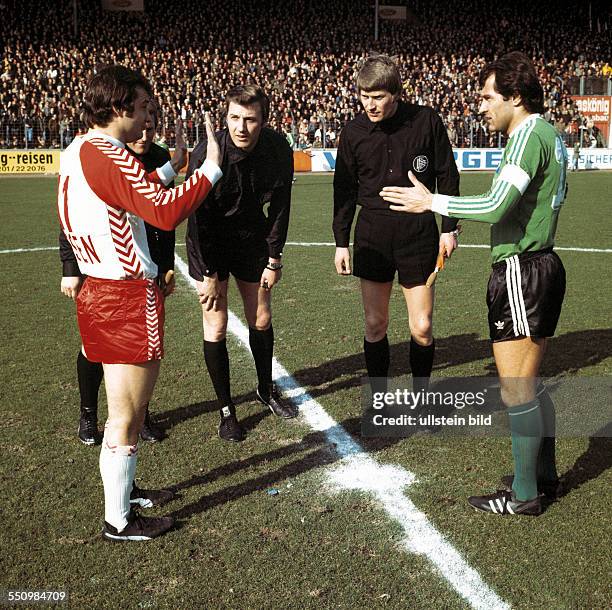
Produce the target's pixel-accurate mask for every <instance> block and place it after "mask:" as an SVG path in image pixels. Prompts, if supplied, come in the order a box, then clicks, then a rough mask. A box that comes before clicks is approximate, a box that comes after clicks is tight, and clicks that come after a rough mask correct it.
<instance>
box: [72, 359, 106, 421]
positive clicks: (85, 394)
mask: <svg viewBox="0 0 612 610" xmlns="http://www.w3.org/2000/svg"><path fill="white" fill-rule="evenodd" d="M77 377H78V380H79V393H80V395H81V408H82V409H85V410H87V411H93V412H94V413H96V414H97V413H98V392H99V391H100V384H101V383H102V378H103V377H104V369H103V368H102V363H101V362H90V361H89V360H87V358H85V356H83V352H82V351H81V350H79V355H78V356H77Z"/></svg>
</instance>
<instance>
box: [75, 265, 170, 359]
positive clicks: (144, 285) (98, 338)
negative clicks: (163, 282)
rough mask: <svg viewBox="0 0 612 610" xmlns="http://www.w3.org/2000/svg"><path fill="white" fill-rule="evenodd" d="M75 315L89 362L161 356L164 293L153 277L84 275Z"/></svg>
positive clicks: (156, 357) (162, 346)
mask: <svg viewBox="0 0 612 610" xmlns="http://www.w3.org/2000/svg"><path fill="white" fill-rule="evenodd" d="M77 319H78V322H79V331H80V333H81V340H82V341H83V347H84V348H85V355H86V356H87V359H88V360H91V361H92V362H104V363H106V364H136V363H139V362H148V361H150V360H160V359H161V358H162V356H163V352H164V296H163V294H162V292H161V290H160V289H159V287H158V286H157V284H156V283H155V281H154V280H148V279H146V280H131V279H130V280H106V279H98V278H94V277H87V279H86V280H85V283H84V284H83V287H82V288H81V290H80V291H79V294H78V296H77Z"/></svg>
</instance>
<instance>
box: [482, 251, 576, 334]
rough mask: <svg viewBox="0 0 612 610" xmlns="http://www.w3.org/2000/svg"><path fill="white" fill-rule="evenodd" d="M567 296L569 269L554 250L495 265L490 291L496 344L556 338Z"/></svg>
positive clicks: (531, 253)
mask: <svg viewBox="0 0 612 610" xmlns="http://www.w3.org/2000/svg"><path fill="white" fill-rule="evenodd" d="M564 295H565V269H564V267H563V263H562V262H561V259H560V258H559V257H558V256H557V254H556V253H555V252H553V251H552V249H548V250H540V251H538V252H525V253H524V254H519V255H515V256H511V257H510V258H507V259H505V260H503V261H500V262H499V263H495V265H493V270H492V271H491V277H490V278H489V286H488V288H487V305H488V307H489V333H490V336H491V340H492V341H508V340H510V339H516V338H518V337H552V336H553V335H554V334H555V329H556V328H557V322H558V321H559V315H560V314H561V305H562V304H563V297H564Z"/></svg>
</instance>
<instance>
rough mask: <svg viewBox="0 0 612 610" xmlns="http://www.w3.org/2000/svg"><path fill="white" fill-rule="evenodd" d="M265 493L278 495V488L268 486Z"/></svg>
mask: <svg viewBox="0 0 612 610" xmlns="http://www.w3.org/2000/svg"><path fill="white" fill-rule="evenodd" d="M266 493H267V494H268V495H269V496H278V493H279V492H278V489H275V488H274V487H270V489H268V490H266Z"/></svg>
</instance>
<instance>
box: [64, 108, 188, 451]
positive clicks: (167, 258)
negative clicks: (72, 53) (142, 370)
mask: <svg viewBox="0 0 612 610" xmlns="http://www.w3.org/2000/svg"><path fill="white" fill-rule="evenodd" d="M152 117H153V121H152V123H151V124H149V125H147V128H146V129H145V130H144V131H143V135H142V138H141V139H140V140H137V141H136V142H130V143H128V145H127V147H128V150H129V151H130V152H131V153H132V154H133V155H134V156H135V157H136V158H138V159H140V161H142V163H143V165H144V167H145V170H146V171H147V172H152V171H153V170H155V169H157V168H158V167H161V166H162V165H164V164H165V163H167V162H168V161H170V160H171V159H170V153H169V152H168V151H167V150H166V149H165V148H163V147H162V146H158V145H157V144H155V143H154V142H153V138H154V137H155V130H156V126H157V124H158V110H157V109H155V110H154V111H153V112H152ZM185 156H186V153H183V154H181V155H179V154H178V153H177V154H176V156H175V158H173V159H172V165H173V166H174V168H175V171H176V172H177V173H178V170H179V169H180V168H181V166H182V164H183V163H184V161H185ZM173 186H174V184H173V183H170V184H169V185H168V187H169V188H172V187H173ZM145 228H146V230H147V243H148V245H149V251H150V253H151V258H152V259H153V261H154V262H155V263H156V264H157V267H158V276H157V282H158V284H159V286H160V288H161V289H162V291H163V293H164V296H168V295H170V294H171V293H172V292H173V291H174V276H173V275H172V274H169V275H171V277H169V278H168V279H169V281H168V283H166V276H167V273H168V271H170V270H173V269H174V242H175V235H174V231H163V230H162V229H158V228H157V227H153V226H151V225H150V224H148V223H145ZM59 245H60V260H61V262H62V281H61V286H60V289H61V291H62V293H63V294H65V295H66V296H68V297H70V298H71V299H73V300H74V299H76V297H77V294H78V293H79V290H80V289H81V286H82V284H83V279H84V278H83V276H82V275H81V273H80V271H79V264H78V262H77V258H76V256H75V253H74V251H73V249H72V247H71V245H70V243H69V241H68V239H67V238H66V235H65V234H64V232H63V231H60V236H59ZM103 376H104V372H103V370H102V363H101V362H91V361H89V360H88V359H87V358H86V357H85V356H84V355H83V351H82V350H79V355H78V357H77V378H78V381H79V393H80V395H81V416H80V419H79V431H78V435H79V439H80V441H81V442H82V443H84V444H85V445H99V444H100V443H101V442H102V435H101V434H100V431H99V430H98V392H99V390H100V385H101V383H102V377H103ZM140 438H142V440H144V441H150V442H156V441H160V440H162V439H163V438H164V433H163V431H162V430H161V429H160V428H159V427H158V426H156V425H155V423H154V422H153V420H152V418H151V415H150V413H149V408H148V406H147V409H146V412H145V420H144V423H143V425H142V429H141V431H140Z"/></svg>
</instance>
